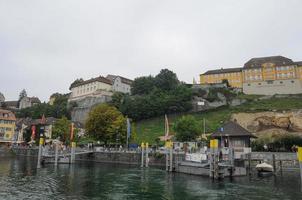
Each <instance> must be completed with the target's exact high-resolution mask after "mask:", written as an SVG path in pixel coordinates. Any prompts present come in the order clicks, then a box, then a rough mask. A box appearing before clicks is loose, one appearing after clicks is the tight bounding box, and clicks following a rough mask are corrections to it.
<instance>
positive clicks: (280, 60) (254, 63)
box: [243, 56, 294, 68]
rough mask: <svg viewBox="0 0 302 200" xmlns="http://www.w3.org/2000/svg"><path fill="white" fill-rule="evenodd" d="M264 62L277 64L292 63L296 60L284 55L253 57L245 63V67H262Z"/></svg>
mask: <svg viewBox="0 0 302 200" xmlns="http://www.w3.org/2000/svg"><path fill="white" fill-rule="evenodd" d="M264 63H274V64H275V65H277V66H282V65H292V64H294V62H293V61H292V60H291V59H289V58H286V57H284V56H269V57H259V58H252V59H250V60H249V61H248V62H246V63H245V64H244V67H243V68H260V67H262V64H264Z"/></svg>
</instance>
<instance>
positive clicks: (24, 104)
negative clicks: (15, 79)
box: [19, 97, 41, 109]
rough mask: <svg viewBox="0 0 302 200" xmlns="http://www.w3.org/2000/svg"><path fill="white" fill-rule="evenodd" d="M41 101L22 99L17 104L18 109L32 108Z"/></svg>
mask: <svg viewBox="0 0 302 200" xmlns="http://www.w3.org/2000/svg"><path fill="white" fill-rule="evenodd" d="M40 103H41V101H40V99H39V98H38V97H23V98H22V99H21V100H20V103H19V109H23V108H28V107H32V106H33V105H36V104H40Z"/></svg>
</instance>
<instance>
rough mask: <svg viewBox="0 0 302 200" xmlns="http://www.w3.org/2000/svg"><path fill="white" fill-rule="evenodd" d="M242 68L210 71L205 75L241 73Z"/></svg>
mask: <svg viewBox="0 0 302 200" xmlns="http://www.w3.org/2000/svg"><path fill="white" fill-rule="evenodd" d="M241 71H242V68H241V67H237V68H226V69H223V68H221V69H215V70H209V71H207V72H205V73H204V74H203V75H209V74H224V73H235V72H241Z"/></svg>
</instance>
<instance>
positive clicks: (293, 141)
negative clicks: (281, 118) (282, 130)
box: [252, 134, 302, 152]
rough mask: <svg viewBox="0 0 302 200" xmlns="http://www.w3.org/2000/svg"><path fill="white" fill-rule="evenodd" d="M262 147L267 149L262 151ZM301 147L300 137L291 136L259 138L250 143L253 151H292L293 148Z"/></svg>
mask: <svg viewBox="0 0 302 200" xmlns="http://www.w3.org/2000/svg"><path fill="white" fill-rule="evenodd" d="M264 145H266V146H267V149H264ZM294 145H295V146H302V137H301V136H298V135H293V134H286V135H276V136H269V137H268V136H266V137H260V138H258V139H257V140H254V141H253V142H252V149H253V151H277V152H278V151H292V147H293V146H294Z"/></svg>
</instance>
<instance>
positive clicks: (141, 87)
mask: <svg viewBox="0 0 302 200" xmlns="http://www.w3.org/2000/svg"><path fill="white" fill-rule="evenodd" d="M154 87H155V79H154V77H152V76H142V77H139V78H136V79H134V81H133V83H132V85H131V94H132V95H144V94H148V93H149V92H150V91H152V90H153V88H154Z"/></svg>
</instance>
